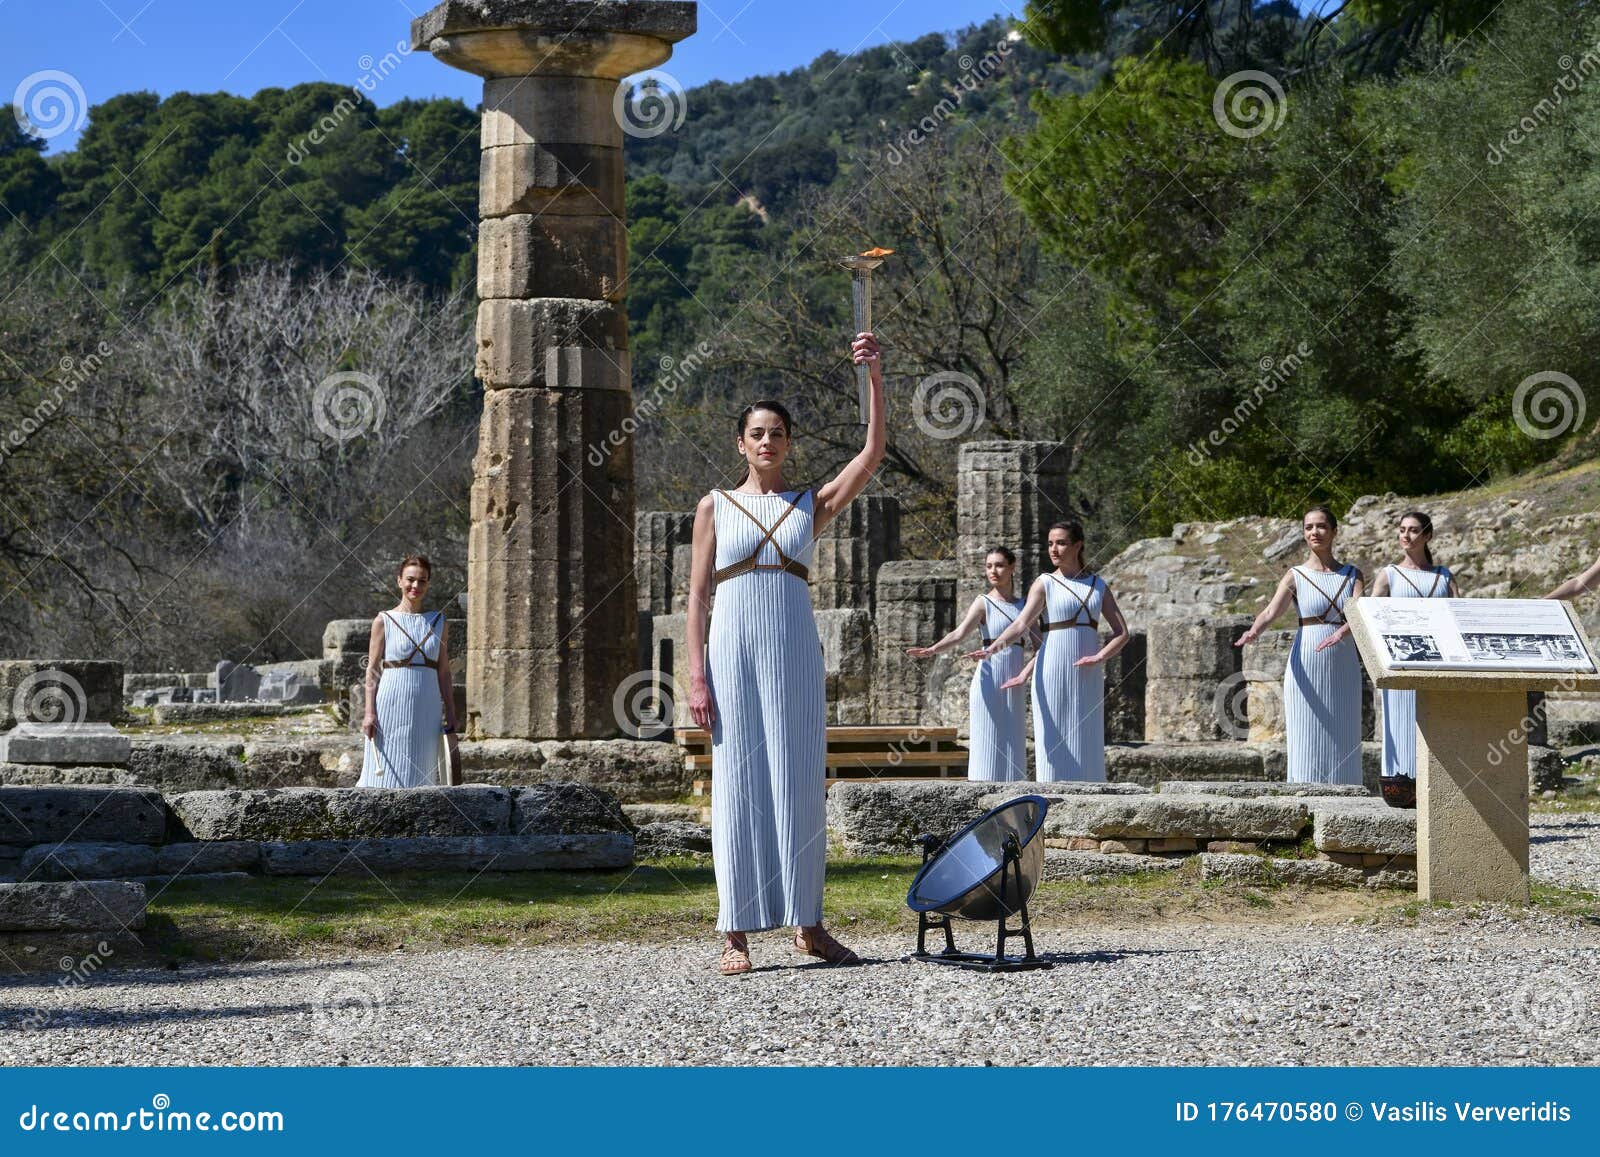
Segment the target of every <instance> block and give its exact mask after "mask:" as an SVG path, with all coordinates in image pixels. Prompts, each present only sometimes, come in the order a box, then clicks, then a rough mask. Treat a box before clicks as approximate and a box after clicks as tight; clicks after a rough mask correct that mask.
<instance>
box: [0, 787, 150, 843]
mask: <svg viewBox="0 0 1600 1157" xmlns="http://www.w3.org/2000/svg"><path fill="white" fill-rule="evenodd" d="M166 827H167V806H166V801H165V800H164V799H162V796H161V793H160V792H159V791H155V790H153V789H151V788H145V787H98V786H96V787H89V786H81V787H79V786H40V787H33V786H15V785H8V786H4V787H0V844H26V845H29V846H31V845H33V844H47V843H56V842H58V841H62V840H115V841H117V842H120V843H130V844H159V843H160V842H161V840H162V837H163V836H164V835H165V832H166Z"/></svg>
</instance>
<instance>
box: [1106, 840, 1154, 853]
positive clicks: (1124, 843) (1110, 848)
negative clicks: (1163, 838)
mask: <svg viewBox="0 0 1600 1157" xmlns="http://www.w3.org/2000/svg"><path fill="white" fill-rule="evenodd" d="M1149 842H1150V841H1149V840H1101V841H1100V854H1101V855H1102V856H1142V855H1144V854H1145V853H1146V852H1147V851H1148V848H1147V845H1148V844H1149Z"/></svg>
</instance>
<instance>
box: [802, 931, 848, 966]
mask: <svg viewBox="0 0 1600 1157" xmlns="http://www.w3.org/2000/svg"><path fill="white" fill-rule="evenodd" d="M794 950H795V951H796V952H798V953H799V954H800V955H801V956H815V957H816V958H817V959H818V960H825V961H827V962H828V963H829V964H860V963H861V957H859V956H857V955H856V954H855V953H854V952H852V951H851V950H850V949H848V948H846V947H845V946H844V945H843V944H840V943H839V942H838V941H837V940H835V939H834V938H833V937H832V936H830V935H829V934H828V931H827V929H825V928H818V929H817V930H816V931H815V932H813V933H811V934H810V935H809V936H807V935H806V933H805V932H804V931H798V932H796V933H795V934H794Z"/></svg>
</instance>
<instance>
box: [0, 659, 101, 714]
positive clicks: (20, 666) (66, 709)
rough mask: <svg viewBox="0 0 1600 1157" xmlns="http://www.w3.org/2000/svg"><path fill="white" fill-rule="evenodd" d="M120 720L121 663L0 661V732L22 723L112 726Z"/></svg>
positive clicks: (61, 660) (51, 660) (86, 660)
mask: <svg viewBox="0 0 1600 1157" xmlns="http://www.w3.org/2000/svg"><path fill="white" fill-rule="evenodd" d="M121 718H122V664H121V663H118V662H114V661H111V660H102V659H0V731H4V730H6V729H8V728H10V727H12V726H14V725H15V724H16V723H17V722H18V721H19V720H21V719H34V720H38V721H39V722H41V723H49V722H55V721H58V720H68V721H74V722H80V723H115V722H117V721H118V720H119V719H121Z"/></svg>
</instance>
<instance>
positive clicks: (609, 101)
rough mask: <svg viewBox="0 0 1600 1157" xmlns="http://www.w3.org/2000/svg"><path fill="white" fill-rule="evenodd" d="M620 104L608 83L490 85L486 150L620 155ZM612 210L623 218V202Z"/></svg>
mask: <svg viewBox="0 0 1600 1157" xmlns="http://www.w3.org/2000/svg"><path fill="white" fill-rule="evenodd" d="M616 98H617V84H616V82H615V81H611V80H606V79H604V78H602V77H577V76H537V75H535V76H515V77H505V78H502V79H499V80H488V81H485V82H484V85H483V129H482V137H481V143H480V147H481V148H483V149H486V150H487V149H496V148H502V147H504V146H507V145H528V144H543V145H591V146H600V147H604V148H607V149H611V150H616V151H618V152H620V150H621V148H622V139H623V138H622V126H621V124H620V122H619V121H618V120H617V114H616V111H615V107H614V105H615V101H616ZM619 176H620V169H619ZM611 207H612V208H613V209H614V210H615V211H616V212H617V213H619V214H620V213H621V212H622V203H621V202H620V201H619V202H617V203H616V204H615V205H613V206H611Z"/></svg>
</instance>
